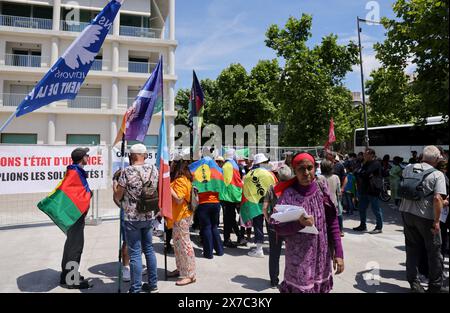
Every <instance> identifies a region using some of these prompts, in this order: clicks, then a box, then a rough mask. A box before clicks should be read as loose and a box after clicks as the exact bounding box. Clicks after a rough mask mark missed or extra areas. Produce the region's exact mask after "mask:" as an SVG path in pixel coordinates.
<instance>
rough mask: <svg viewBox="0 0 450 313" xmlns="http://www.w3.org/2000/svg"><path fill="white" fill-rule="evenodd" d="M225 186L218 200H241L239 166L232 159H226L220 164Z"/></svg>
mask: <svg viewBox="0 0 450 313" xmlns="http://www.w3.org/2000/svg"><path fill="white" fill-rule="evenodd" d="M222 171H223V181H224V184H225V188H224V191H223V193H221V194H220V200H223V201H228V202H239V203H240V202H241V200H242V187H243V185H244V184H243V182H242V179H241V175H240V173H239V166H238V165H237V163H236V161H234V160H227V161H226V162H225V164H224V165H223V166H222Z"/></svg>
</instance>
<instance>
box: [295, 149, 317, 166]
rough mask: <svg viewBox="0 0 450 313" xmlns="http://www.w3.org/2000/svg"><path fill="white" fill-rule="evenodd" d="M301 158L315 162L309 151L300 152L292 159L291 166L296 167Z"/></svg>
mask: <svg viewBox="0 0 450 313" xmlns="http://www.w3.org/2000/svg"><path fill="white" fill-rule="evenodd" d="M303 160H308V161H311V163H312V164H313V165H314V163H315V160H314V157H313V156H312V155H311V154H309V153H300V154H298V155H297V156H296V157H295V158H294V159H293V160H292V167H294V168H295V167H297V165H298V164H299V163H300V162H301V161H303Z"/></svg>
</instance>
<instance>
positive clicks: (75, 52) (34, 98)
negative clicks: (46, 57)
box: [16, 0, 121, 117]
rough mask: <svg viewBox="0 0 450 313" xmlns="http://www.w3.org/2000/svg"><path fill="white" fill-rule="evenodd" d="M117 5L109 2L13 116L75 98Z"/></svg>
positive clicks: (111, 20) (119, 2) (106, 31)
mask: <svg viewBox="0 0 450 313" xmlns="http://www.w3.org/2000/svg"><path fill="white" fill-rule="evenodd" d="M120 6H121V1H118V0H110V1H109V3H108V4H107V5H106V6H105V7H104V8H103V10H102V11H101V12H100V13H99V14H98V15H97V16H96V17H95V18H94V19H93V20H92V22H91V23H90V24H89V25H88V26H87V27H86V28H85V29H84V30H83V32H82V33H81V34H80V35H79V36H78V38H77V39H76V40H75V41H74V42H73V43H72V44H71V45H70V46H69V48H68V49H67V50H66V51H65V52H64V54H63V55H62V56H61V57H60V58H59V59H58V60H57V61H56V63H55V64H53V66H52V67H51V69H50V70H49V71H48V72H47V74H45V76H44V77H43V78H42V79H41V81H40V82H39V83H37V85H36V86H35V87H34V88H33V90H32V91H31V92H30V93H29V94H28V95H27V96H26V97H25V99H24V100H23V101H22V102H21V103H20V104H19V106H18V107H17V111H16V116H17V117H19V116H22V115H24V114H27V113H30V112H32V111H34V110H37V109H39V108H40V107H42V106H45V105H47V104H49V103H52V102H54V101H58V100H63V99H75V97H76V96H77V94H78V91H80V88H81V85H82V84H83V82H84V79H85V78H86V76H87V74H88V72H89V70H90V69H91V66H92V64H93V62H94V59H95V56H96V55H97V53H98V52H99V51H100V48H101V46H102V44H103V42H104V40H105V37H106V35H107V34H108V32H109V30H110V29H111V27H112V26H113V21H114V18H115V17H116V15H117V12H118V11H119V9H120Z"/></svg>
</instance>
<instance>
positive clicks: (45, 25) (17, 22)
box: [0, 15, 53, 29]
mask: <svg viewBox="0 0 450 313" xmlns="http://www.w3.org/2000/svg"><path fill="white" fill-rule="evenodd" d="M0 26H11V27H23V28H37V29H52V26H53V21H52V20H51V19H45V18H35V17H26V16H13V15H0Z"/></svg>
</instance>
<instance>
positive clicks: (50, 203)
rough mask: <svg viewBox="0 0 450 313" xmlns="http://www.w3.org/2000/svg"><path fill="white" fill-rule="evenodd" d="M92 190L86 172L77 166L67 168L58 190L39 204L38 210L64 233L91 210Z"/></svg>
mask: <svg viewBox="0 0 450 313" xmlns="http://www.w3.org/2000/svg"><path fill="white" fill-rule="evenodd" d="M90 202H91V190H90V189H89V185H88V182H87V180H86V172H85V171H84V170H83V169H81V168H80V167H78V166H77V165H69V166H68V167H67V171H66V175H65V176H64V179H63V180H62V181H61V182H60V183H59V185H58V186H57V187H56V189H55V190H54V191H53V192H52V193H51V194H49V195H48V197H46V198H45V199H43V200H41V201H40V202H39V203H38V205H37V206H38V208H39V209H40V210H41V211H42V212H44V213H45V214H47V215H48V217H50V219H51V220H52V221H53V222H54V223H55V224H56V226H58V227H59V228H60V229H61V230H62V231H63V232H64V233H67V230H68V229H69V228H70V227H71V226H72V225H73V224H75V222H76V221H78V219H79V218H80V217H81V216H82V215H83V214H85V213H86V212H87V211H88V210H89V206H90Z"/></svg>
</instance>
